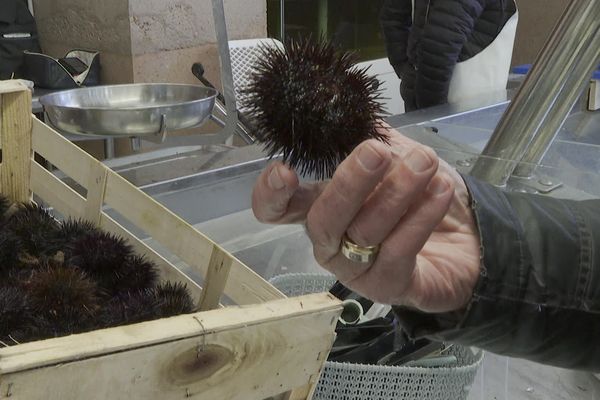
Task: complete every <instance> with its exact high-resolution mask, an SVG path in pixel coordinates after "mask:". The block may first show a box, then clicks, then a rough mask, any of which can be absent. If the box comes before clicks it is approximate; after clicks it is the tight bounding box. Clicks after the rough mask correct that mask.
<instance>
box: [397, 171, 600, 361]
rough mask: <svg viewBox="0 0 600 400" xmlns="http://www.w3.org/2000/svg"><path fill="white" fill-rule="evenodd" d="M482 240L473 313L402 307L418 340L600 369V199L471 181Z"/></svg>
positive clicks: (404, 318) (405, 323) (403, 318)
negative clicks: (542, 193)
mask: <svg viewBox="0 0 600 400" xmlns="http://www.w3.org/2000/svg"><path fill="white" fill-rule="evenodd" d="M465 182H466V183H467V187H468V188H469V192H470V194H471V198H472V208H473V211H474V214H475V216H476V220H477V225H478V227H479V233H480V237H481V246H482V253H483V258H482V267H481V275H480V278H479V282H478V283H477V286H476V288H475V291H474V294H473V298H472V301H471V302H470V304H469V306H468V308H467V309H466V311H463V312H455V313H447V314H438V315H426V314H423V313H420V312H416V311H413V310H408V309H406V308H400V307H398V308H396V309H395V311H396V312H397V314H398V316H399V318H400V320H401V321H402V325H403V326H404V328H405V329H407V331H408V332H409V333H410V334H411V335H413V336H415V337H419V336H428V337H430V338H432V339H434V340H439V341H450V342H455V343H460V344H464V345H469V346H476V347H480V348H483V349H486V350H489V351H491V352H494V353H499V354H503V355H508V356H515V357H521V358H526V359H530V360H533V361H537V362H540V363H544V364H551V365H555V366H559V367H564V368H573V369H585V370H591V371H600V340H599V335H600V200H589V201H580V202H577V201H570V200H559V199H553V198H549V197H545V196H536V195H530V194H521V193H507V192H504V191H502V190H500V189H497V188H495V187H493V186H490V185H487V184H484V183H481V182H478V181H477V180H475V179H473V178H470V177H465Z"/></svg>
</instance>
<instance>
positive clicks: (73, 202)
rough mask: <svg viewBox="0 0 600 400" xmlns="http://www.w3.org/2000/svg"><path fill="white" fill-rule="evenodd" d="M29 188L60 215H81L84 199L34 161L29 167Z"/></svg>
mask: <svg viewBox="0 0 600 400" xmlns="http://www.w3.org/2000/svg"><path fill="white" fill-rule="evenodd" d="M31 190H32V191H33V193H35V194H36V195H38V196H39V197H40V198H41V199H42V200H44V202H45V203H47V204H48V205H50V206H51V207H52V208H54V209H56V211H58V212H59V213H61V214H62V215H65V216H71V217H73V218H80V217H81V216H82V215H83V209H84V208H85V199H84V198H83V197H81V195H80V194H79V193H77V192H76V191H74V190H73V189H71V188H70V187H69V186H68V185H66V184H65V183H64V182H62V181H61V180H60V179H58V178H57V177H56V176H54V175H53V174H52V173H51V172H49V171H48V170H47V169H45V168H44V167H42V166H41V165H40V164H38V163H37V162H35V161H34V162H33V163H32V167H31Z"/></svg>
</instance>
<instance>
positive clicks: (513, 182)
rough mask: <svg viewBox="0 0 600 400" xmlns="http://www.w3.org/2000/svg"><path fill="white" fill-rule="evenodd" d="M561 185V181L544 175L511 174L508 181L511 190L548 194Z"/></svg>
mask: <svg viewBox="0 0 600 400" xmlns="http://www.w3.org/2000/svg"><path fill="white" fill-rule="evenodd" d="M562 186H563V183H562V182H556V181H553V180H552V179H550V178H549V177H547V176H544V175H538V176H532V177H531V178H522V177H517V176H512V177H511V178H510V180H509V181H508V187H509V188H510V190H511V191H515V192H524V193H540V194H548V193H550V192H552V191H554V190H556V189H558V188H560V187H562Z"/></svg>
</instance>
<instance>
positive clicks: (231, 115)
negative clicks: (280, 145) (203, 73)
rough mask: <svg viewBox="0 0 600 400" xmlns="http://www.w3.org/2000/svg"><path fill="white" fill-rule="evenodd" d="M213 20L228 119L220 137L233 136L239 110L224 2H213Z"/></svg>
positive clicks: (214, 0) (218, 0)
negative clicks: (236, 100)
mask: <svg viewBox="0 0 600 400" xmlns="http://www.w3.org/2000/svg"><path fill="white" fill-rule="evenodd" d="M212 8H213V19H214V21H215V32H216V34H217V45H218V47H219V62H220V64H221V83H222V84H223V97H225V108H226V109H227V119H226V121H225V127H224V128H223V131H222V132H221V133H219V136H223V137H224V136H226V135H232V134H233V133H234V131H235V128H236V126H237V122H238V119H237V108H236V102H235V91H234V86H233V71H232V69H231V56H230V54H229V39H228V37H227V25H226V22H225V9H224V7H223V0H212Z"/></svg>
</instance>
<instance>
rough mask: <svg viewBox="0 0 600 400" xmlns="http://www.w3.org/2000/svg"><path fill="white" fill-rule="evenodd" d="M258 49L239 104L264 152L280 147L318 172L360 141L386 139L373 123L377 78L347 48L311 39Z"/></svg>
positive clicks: (291, 160) (303, 167)
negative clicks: (255, 61) (242, 106)
mask: <svg viewBox="0 0 600 400" xmlns="http://www.w3.org/2000/svg"><path fill="white" fill-rule="evenodd" d="M261 53H262V54H261V55H260V56H259V59H258V61H257V63H256V65H255V66H254V74H253V75H252V77H251V80H250V83H249V85H248V86H247V88H245V89H244V93H245V94H246V96H247V97H246V101H245V104H244V105H245V107H246V108H248V112H249V114H250V117H251V118H252V120H253V124H254V128H255V134H256V137H257V139H258V140H259V141H261V142H263V143H264V144H265V148H266V150H267V152H268V153H269V155H270V156H274V155H277V154H279V153H282V154H283V160H284V161H285V162H287V163H288V164H289V165H290V166H291V167H292V168H296V169H298V171H299V172H300V173H302V174H308V173H311V174H314V176H315V177H316V178H317V179H322V178H326V177H331V176H332V175H333V172H334V171H335V169H336V167H337V165H338V164H339V163H340V162H341V161H342V160H343V159H344V158H346V156H347V155H348V154H350V152H351V151H352V150H353V149H354V148H355V147H356V146H357V145H358V144H359V143H361V142H362V141H364V140H366V139H370V138H376V139H379V140H382V141H384V142H386V141H387V138H386V137H385V136H384V135H382V134H381V133H379V132H378V131H377V127H378V124H379V122H378V121H379V117H380V116H381V114H382V108H381V105H380V103H379V102H378V100H379V98H380V92H379V91H378V89H377V88H376V86H377V80H376V79H375V78H374V77H371V76H369V75H368V74H367V69H360V68H357V67H355V66H354V63H355V61H356V59H355V57H354V56H353V55H352V54H351V53H344V52H339V51H337V50H336V49H335V47H334V46H333V45H332V44H330V43H328V42H321V43H317V42H315V41H313V40H311V39H303V40H298V41H288V42H287V43H286V45H285V46H284V48H283V49H281V48H279V47H267V46H264V47H263V48H262V51H261Z"/></svg>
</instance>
